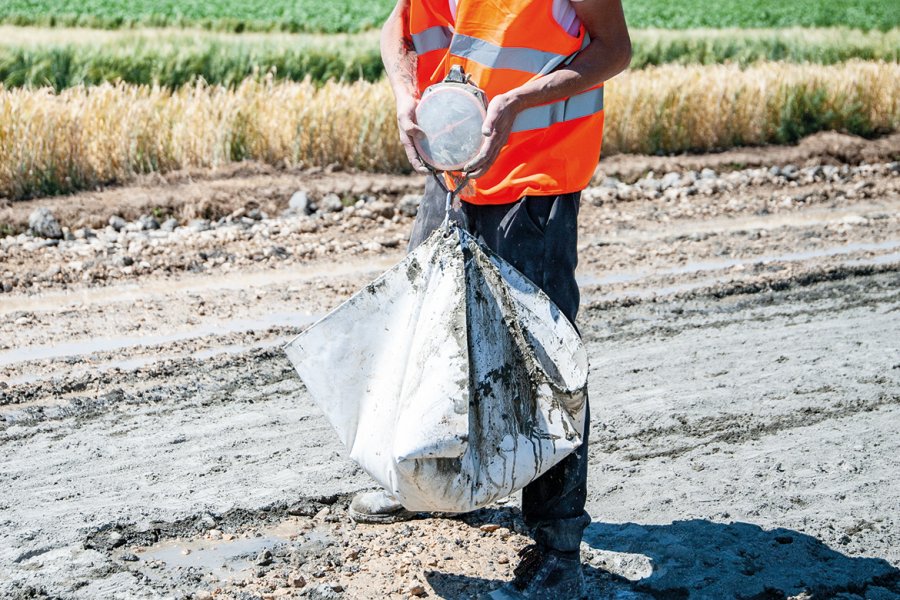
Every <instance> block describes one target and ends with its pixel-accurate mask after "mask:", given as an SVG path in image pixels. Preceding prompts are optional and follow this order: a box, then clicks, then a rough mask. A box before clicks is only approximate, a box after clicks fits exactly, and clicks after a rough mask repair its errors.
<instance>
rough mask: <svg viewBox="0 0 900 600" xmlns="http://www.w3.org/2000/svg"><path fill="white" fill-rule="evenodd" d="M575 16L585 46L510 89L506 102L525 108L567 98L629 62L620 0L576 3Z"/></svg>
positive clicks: (608, 77)
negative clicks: (562, 62)
mask: <svg viewBox="0 0 900 600" xmlns="http://www.w3.org/2000/svg"><path fill="white" fill-rule="evenodd" d="M572 6H573V7H574V9H575V13H576V14H577V15H578V18H579V19H580V20H581V23H582V25H583V26H584V28H585V30H586V31H587V34H588V35H589V36H590V40H591V42H590V44H588V45H587V46H586V47H585V48H584V49H583V50H581V52H579V53H578V55H577V56H576V57H575V59H574V60H573V61H572V62H571V63H569V64H568V65H566V66H564V67H562V68H559V69H557V70H556V71H553V72H552V73H548V74H547V75H545V76H543V77H539V78H538V79H535V80H534V81H530V82H528V83H527V84H525V85H523V86H522V87H520V88H518V89H515V90H512V91H511V92H510V93H509V96H510V97H509V98H508V99H507V100H508V101H509V102H510V103H511V104H512V106H513V107H514V108H518V109H520V110H521V109H525V108H530V107H532V106H536V105H539V104H546V103H548V102H554V101H556V100H561V99H563V98H568V97H570V96H574V95H575V94H579V93H581V92H583V91H585V90H587V89H590V88H592V87H593V86H595V85H597V84H598V83H601V82H604V81H607V80H609V79H612V78H613V77H614V76H615V75H617V74H619V73H620V72H622V71H624V70H625V69H626V68H627V67H628V64H629V63H630V62H631V38H630V37H629V35H628V25H627V24H626V23H625V14H624V11H623V10H622V3H621V0H580V1H578V2H573V3H572Z"/></svg>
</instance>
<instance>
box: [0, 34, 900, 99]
mask: <svg viewBox="0 0 900 600" xmlns="http://www.w3.org/2000/svg"><path fill="white" fill-rule="evenodd" d="M632 38H633V41H634V59H633V60H632V68H633V69H640V68H645V67H647V66H651V65H661V64H670V63H675V64H715V63H722V62H734V63H736V64H739V65H742V66H747V65H750V64H753V63H755V62H759V61H762V60H784V61H788V62H798V63H799V62H811V63H817V64H834V63H839V62H843V61H846V60H850V59H854V58H859V59H867V60H886V61H893V62H898V61H900V29H893V30H891V31H888V32H880V31H869V32H862V31H859V30H853V29H811V30H802V29H785V30H778V29H762V30H736V29H726V30H714V29H703V30H692V31H665V30H636V31H634V32H633V33H632ZM270 72H271V73H273V74H274V76H275V78H276V79H285V80H291V81H302V80H303V79H305V78H306V77H309V78H310V79H311V80H312V81H313V82H316V83H323V82H325V81H327V80H329V79H337V80H341V81H355V80H360V79H362V80H366V81H376V80H378V79H380V78H381V77H382V75H383V74H384V70H383V66H382V64H381V57H380V55H379V52H378V36H377V34H375V33H374V32H369V33H363V34H354V35H344V34H336V35H322V34H277V33H276V34H224V33H211V32H203V31H197V30H194V31H185V32H179V31H173V30H159V29H148V30H137V31H131V32H124V31H108V32H106V31H101V32H98V31H94V30H85V29H80V30H79V29H74V30H72V29H58V30H54V29H35V28H19V27H0V83H2V84H3V85H4V86H6V87H19V86H32V87H40V86H47V85H49V86H51V87H53V88H54V89H56V90H62V89H65V88H67V87H72V86H75V85H97V84H100V83H103V82H106V81H112V82H115V81H123V82H125V83H132V84H152V83H157V84H159V85H162V86H166V87H171V88H177V87H181V86H183V85H187V84H190V83H193V82H194V81H196V80H197V79H198V78H200V79H203V80H204V81H206V82H207V83H212V84H223V85H228V86H234V85H237V84H239V83H240V82H241V81H243V80H244V79H245V78H247V77H263V76H265V75H266V74H267V73H270Z"/></svg>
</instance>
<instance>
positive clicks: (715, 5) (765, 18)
mask: <svg viewBox="0 0 900 600" xmlns="http://www.w3.org/2000/svg"><path fill="white" fill-rule="evenodd" d="M392 5H393V0H327V1H319V0H241V1H229V0H4V1H3V2H0V20H2V21H4V22H7V23H12V24H17V25H27V24H34V25H55V26H59V25H64V26H88V27H102V28H118V27H131V26H135V25H153V26H186V25H193V26H200V27H205V28H209V29H217V30H225V31H245V30H256V31H268V30H282V31H295V32H297V31H307V32H353V31H361V30H365V29H369V28H372V27H375V26H377V25H378V24H379V23H381V22H382V21H383V20H384V19H385V17H386V16H387V15H388V13H389V12H390V9H391V6H392ZM624 5H625V13H626V16H627V18H628V23H629V25H630V26H631V27H637V28H644V27H659V28H666V29H684V28H693V27H790V26H803V27H833V26H844V27H855V28H861V29H882V30H886V29H890V28H893V27H897V26H900V2H897V1H896V0H849V1H847V2H823V1H821V0H795V1H793V2H785V1H783V0H744V1H742V2H710V1H709V0H624Z"/></svg>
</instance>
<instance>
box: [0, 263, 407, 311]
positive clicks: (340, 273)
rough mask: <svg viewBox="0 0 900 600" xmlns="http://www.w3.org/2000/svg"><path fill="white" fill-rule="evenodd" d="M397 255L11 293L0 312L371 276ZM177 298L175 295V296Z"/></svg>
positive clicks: (68, 306)
mask: <svg viewBox="0 0 900 600" xmlns="http://www.w3.org/2000/svg"><path fill="white" fill-rule="evenodd" d="M400 258H402V257H401V256H399V255H397V254H395V253H391V254H386V255H385V256H379V257H375V258H370V259H366V260H346V261H342V262H341V263H339V264H320V265H298V266H297V267H295V268H281V269H278V270H274V271H263V272H250V273H242V272H240V271H236V272H234V273H227V274H224V275H219V274H215V275H204V276H196V275H195V276H191V277H184V278H181V279H176V280H174V281H173V280H170V279H161V280H158V279H149V278H148V279H147V280H144V281H141V282H140V283H139V284H138V283H135V284H125V285H117V286H114V287H102V288H88V289H84V290H77V291H67V292H49V293H45V294H37V295H15V296H12V297H4V298H0V314H4V313H10V312H16V311H23V310H27V311H31V312H35V311H56V310H61V309H64V308H71V307H79V306H84V305H92V306H103V305H107V304H114V303H117V302H133V301H134V300H139V299H140V300H144V301H147V300H148V299H150V300H159V299H167V298H168V299H170V300H171V299H172V298H171V296H172V295H176V296H183V295H185V294H196V293H200V292H209V291H211V290H248V289H273V288H274V289H281V288H283V287H284V286H288V285H290V284H292V283H300V282H306V281H310V280H313V279H319V278H323V279H334V278H338V277H349V276H357V275H370V276H371V277H369V278H374V277H375V276H376V275H378V274H380V273H381V272H382V271H384V270H386V269H387V268H389V267H391V266H393V265H394V264H395V263H396V262H397V261H398V260H400ZM175 300H176V301H177V298H176V299H175Z"/></svg>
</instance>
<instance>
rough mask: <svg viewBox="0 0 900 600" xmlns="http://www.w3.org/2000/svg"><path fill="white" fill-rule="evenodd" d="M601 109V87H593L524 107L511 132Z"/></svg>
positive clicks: (571, 119)
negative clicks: (547, 101)
mask: <svg viewBox="0 0 900 600" xmlns="http://www.w3.org/2000/svg"><path fill="white" fill-rule="evenodd" d="M601 110H603V88H602V87H599V88H594V89H592V90H588V91H586V92H582V93H580V94H577V95H575V96H572V97H571V98H567V99H565V100H560V101H558V102H553V103H551V104H544V105H543V106H534V107H532V108H526V109H525V110H523V111H522V112H520V113H519V114H518V116H517V117H516V120H515V121H514V122H513V128H512V131H513V133H518V132H520V131H531V130H532V129H543V128H545V127H550V126H551V125H554V124H556V123H563V122H565V121H574V120H575V119H580V118H582V117H587V116H590V115H593V114H595V113H598V112H600V111H601Z"/></svg>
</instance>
